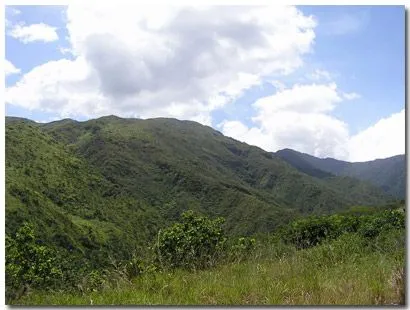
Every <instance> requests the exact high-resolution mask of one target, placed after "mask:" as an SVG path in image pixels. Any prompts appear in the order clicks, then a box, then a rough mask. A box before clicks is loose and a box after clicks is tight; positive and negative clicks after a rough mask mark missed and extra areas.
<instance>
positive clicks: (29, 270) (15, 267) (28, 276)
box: [6, 223, 63, 300]
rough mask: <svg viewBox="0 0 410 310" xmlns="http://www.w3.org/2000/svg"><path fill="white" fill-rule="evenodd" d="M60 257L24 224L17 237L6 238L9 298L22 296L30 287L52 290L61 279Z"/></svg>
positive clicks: (7, 289) (7, 293)
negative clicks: (38, 240) (58, 259)
mask: <svg viewBox="0 0 410 310" xmlns="http://www.w3.org/2000/svg"><path fill="white" fill-rule="evenodd" d="M62 276H63V273H62V270H61V267H60V266H59V262H58V261H57V254H56V252H55V250H53V249H52V248H50V247H48V246H46V245H42V244H39V243H38V242H37V240H36V238H35V236H34V229H33V227H32V226H31V225H30V224H28V223H25V224H24V225H23V226H22V227H21V228H20V229H19V230H18V232H17V233H16V235H15V236H14V238H12V237H9V236H6V297H7V299H9V300H12V299H14V298H16V297H19V295H21V294H22V293H23V292H25V291H26V290H27V288H28V287H33V288H43V289H45V288H52V287H54V286H55V285H56V283H58V281H61V280H62Z"/></svg>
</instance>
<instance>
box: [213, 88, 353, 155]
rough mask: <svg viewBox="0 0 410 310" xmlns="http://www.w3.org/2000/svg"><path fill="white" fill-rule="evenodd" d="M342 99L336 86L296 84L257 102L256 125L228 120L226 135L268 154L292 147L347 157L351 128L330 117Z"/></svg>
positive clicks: (314, 152)
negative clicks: (260, 148) (268, 152)
mask: <svg viewBox="0 0 410 310" xmlns="http://www.w3.org/2000/svg"><path fill="white" fill-rule="evenodd" d="M341 101H342V98H341V96H340V94H339V92H338V90H337V86H336V84H335V83H330V84H309V85H298V84H296V85H294V86H293V87H292V88H287V89H280V90H279V91H277V92H276V93H275V94H274V95H272V96H268V97H264V98H261V99H259V100H257V101H256V102H255V103H254V104H253V107H254V108H255V110H256V116H255V117H253V118H252V121H253V122H254V124H255V126H253V127H251V128H248V127H247V126H246V125H244V124H243V123H240V122H239V121H234V122H229V121H225V122H222V123H221V124H220V128H221V129H222V131H223V133H224V134H226V135H231V136H232V137H234V138H236V139H238V140H240V141H244V142H247V143H249V144H253V145H257V146H260V147H262V148H263V149H265V150H268V151H277V150H279V149H283V148H292V149H295V150H298V151H301V152H306V153H309V154H312V155H314V156H319V157H326V156H329V157H330V156H331V157H337V158H344V159H345V158H347V156H348V151H347V149H346V142H347V140H348V137H349V134H348V128H347V125H346V124H345V123H344V122H342V121H340V120H338V119H336V118H335V117H333V116H331V115H330V114H329V112H330V111H332V110H333V109H334V108H335V106H336V104H337V103H339V102H341Z"/></svg>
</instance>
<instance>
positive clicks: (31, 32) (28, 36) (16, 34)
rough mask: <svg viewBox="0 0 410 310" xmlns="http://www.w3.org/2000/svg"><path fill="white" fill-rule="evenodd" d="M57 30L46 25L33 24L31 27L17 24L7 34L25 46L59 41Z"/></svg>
mask: <svg viewBox="0 0 410 310" xmlns="http://www.w3.org/2000/svg"><path fill="white" fill-rule="evenodd" d="M56 29H57V28H55V27H52V26H50V25H46V24H44V23H40V24H32V25H29V26H24V25H21V24H17V25H14V26H11V29H10V30H9V31H8V32H7V34H8V35H9V36H11V37H13V38H15V39H18V40H20V41H21V42H23V43H24V44H27V43H30V42H36V41H41V42H52V41H57V40H58V35H57V32H56Z"/></svg>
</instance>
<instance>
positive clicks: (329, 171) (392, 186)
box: [276, 149, 406, 199]
mask: <svg viewBox="0 0 410 310" xmlns="http://www.w3.org/2000/svg"><path fill="white" fill-rule="evenodd" d="M276 154H277V155H278V156H279V157H281V158H282V159H283V160H285V161H287V162H288V163H290V164H291V165H292V166H294V167H296V168H297V169H298V170H299V171H302V172H304V173H306V174H308V175H311V176H314V177H318V178H326V177H331V175H337V176H347V177H352V178H356V179H359V180H362V181H367V182H370V183H371V184H373V185H375V186H378V187H379V188H381V189H382V190H384V191H385V192H386V193H388V194H390V195H393V196H394V197H396V198H398V199H403V198H404V197H405V196H406V158H405V155H397V156H393V157H389V158H385V159H377V160H373V161H367V162H355V163H350V162H346V161H341V160H336V159H333V158H324V159H323V158H317V157H314V156H311V155H308V154H304V153H300V152H297V151H294V150H291V149H284V150H280V151H278V152H276ZM339 180H340V179H339Z"/></svg>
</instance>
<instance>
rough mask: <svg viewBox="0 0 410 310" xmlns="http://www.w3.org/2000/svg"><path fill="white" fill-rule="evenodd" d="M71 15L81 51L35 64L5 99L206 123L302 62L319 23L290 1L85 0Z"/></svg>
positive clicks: (78, 111)
mask: <svg viewBox="0 0 410 310" xmlns="http://www.w3.org/2000/svg"><path fill="white" fill-rule="evenodd" d="M67 21H68V24H67V29H68V32H69V40H70V43H71V47H70V48H71V50H72V53H73V54H74V55H75V57H77V58H76V59H74V60H73V61H69V60H60V61H57V62H50V63H48V64H44V65H42V66H39V67H37V68H34V69H33V70H32V72H30V73H28V74H27V75H25V76H24V78H23V79H22V81H21V82H20V83H18V84H16V85H15V86H14V87H12V88H10V89H8V90H7V95H6V98H7V100H8V102H9V103H11V104H13V105H18V106H24V107H27V108H38V109H42V110H48V111H54V112H57V113H59V112H61V113H63V112H64V113H66V114H67V115H66V116H71V117H75V116H79V115H82V116H94V117H95V116H98V115H101V113H107V114H111V113H114V114H118V115H121V116H140V117H143V118H146V117H156V116H169V117H177V118H181V119H192V120H198V121H200V122H202V123H206V124H210V122H211V117H210V115H211V114H210V113H211V112H212V111H213V110H215V109H218V108H221V107H222V106H224V105H225V104H226V103H228V102H231V101H233V100H235V99H236V98H238V97H239V96H241V94H243V92H244V91H245V90H246V89H248V88H250V87H252V86H254V85H258V84H260V83H261V81H262V80H263V79H264V78H265V77H266V76H269V75H271V74H289V73H291V72H293V71H294V70H296V69H297V68H299V67H300V66H301V65H302V64H303V60H302V57H303V55H304V54H306V53H309V52H310V51H311V47H312V44H313V41H314V38H315V34H314V31H313V30H314V27H315V25H316V23H315V21H314V20H313V18H312V17H308V16H304V15H303V13H302V12H301V11H299V10H298V9H297V8H295V7H291V6H269V7H261V6H258V7H246V6H237V7H224V6H214V7H205V6H201V7H189V6H187V7H161V8H160V9H158V8H155V9H154V8H151V7H148V6H141V7H138V9H135V7H133V8H132V9H130V8H129V7H126V6H121V7H114V6H109V5H108V6H107V5H105V4H101V5H98V6H95V5H86V4H84V5H81V6H69V7H68V8H67ZM75 67H81V70H79V71H78V72H77V71H74V70H73V69H72V68H75ZM85 74H86V75H85ZM67 75H68V76H67ZM51 77H52V78H51ZM73 85H75V87H74V86H73ZM27 94H32V96H30V97H29V96H28V95H27Z"/></svg>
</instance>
